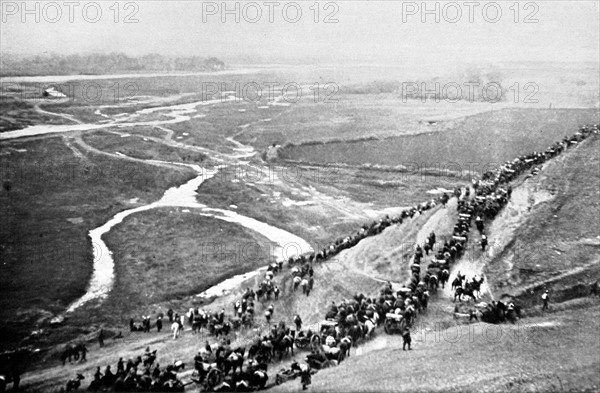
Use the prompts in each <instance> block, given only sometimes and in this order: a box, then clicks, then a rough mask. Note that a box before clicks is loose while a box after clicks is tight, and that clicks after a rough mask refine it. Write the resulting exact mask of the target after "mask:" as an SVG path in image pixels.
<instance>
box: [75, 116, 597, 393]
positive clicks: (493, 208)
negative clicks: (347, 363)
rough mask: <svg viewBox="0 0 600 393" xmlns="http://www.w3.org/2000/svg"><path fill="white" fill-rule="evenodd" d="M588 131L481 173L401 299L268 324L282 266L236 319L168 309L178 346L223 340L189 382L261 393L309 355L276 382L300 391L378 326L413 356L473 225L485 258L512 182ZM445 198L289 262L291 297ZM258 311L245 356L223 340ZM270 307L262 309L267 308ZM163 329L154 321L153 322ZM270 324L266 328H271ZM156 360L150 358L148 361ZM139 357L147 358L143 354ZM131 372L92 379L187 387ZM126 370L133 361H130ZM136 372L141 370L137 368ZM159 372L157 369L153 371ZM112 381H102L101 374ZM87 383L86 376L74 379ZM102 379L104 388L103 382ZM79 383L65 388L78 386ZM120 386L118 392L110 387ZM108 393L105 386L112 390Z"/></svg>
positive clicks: (245, 298) (496, 315)
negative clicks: (185, 340) (492, 224)
mask: <svg viewBox="0 0 600 393" xmlns="http://www.w3.org/2000/svg"><path fill="white" fill-rule="evenodd" d="M592 133H598V126H596V125H594V126H586V127H582V128H581V129H580V130H579V131H578V132H577V133H576V134H575V135H574V136H572V137H570V138H565V139H564V140H563V141H561V142H558V143H556V144H554V145H552V146H551V147H549V148H548V149H546V150H545V151H544V152H541V153H538V152H534V153H532V154H530V155H526V156H522V157H519V158H517V159H515V160H513V161H511V162H507V163H505V164H504V165H502V166H501V167H500V168H498V169H497V170H496V171H494V172H487V173H485V174H484V175H483V177H482V179H481V180H479V181H474V182H473V187H472V188H473V190H474V196H473V197H471V195H470V189H469V188H466V189H465V190H464V191H461V189H456V190H455V192H454V196H455V197H457V198H458V203H457V209H458V216H459V219H458V222H457V223H456V225H455V227H454V229H453V235H452V237H451V238H449V239H446V240H445V241H444V242H443V243H440V242H438V239H436V235H435V233H434V232H431V233H430V235H429V236H428V238H427V240H426V241H425V243H424V244H423V245H422V246H421V245H418V246H417V247H416V249H415V253H414V257H413V260H412V264H411V267H410V269H411V272H412V275H411V278H410V280H409V281H407V283H406V284H405V285H404V286H403V287H402V288H400V289H399V290H397V291H394V290H393V289H392V284H391V283H389V282H388V283H387V284H385V285H384V287H383V288H382V289H381V290H380V291H379V293H378V294H377V295H376V296H373V297H367V296H365V295H364V294H356V295H355V296H354V297H353V298H352V299H344V300H342V301H341V302H339V303H335V302H332V303H331V305H330V307H329V310H328V311H327V313H326V315H325V316H324V317H325V319H324V321H323V322H322V323H320V324H319V327H318V328H316V329H312V328H308V329H305V330H304V329H303V322H302V319H301V317H300V315H296V316H295V317H294V318H293V324H294V325H295V326H294V328H292V327H290V326H286V323H285V322H283V321H281V322H279V323H278V324H275V325H271V321H272V319H273V315H274V312H275V310H274V306H273V304H272V303H271V304H269V305H268V306H266V303H269V302H270V301H271V299H275V300H277V299H278V298H279V296H280V292H281V291H280V289H279V287H278V285H277V284H276V283H275V281H274V277H275V275H276V274H278V273H279V272H281V271H282V269H283V262H282V261H279V262H277V263H272V264H271V265H269V267H268V269H267V272H266V274H265V277H264V280H262V281H261V282H260V283H259V284H258V287H257V288H256V289H251V288H246V290H245V292H244V293H243V295H242V297H241V299H239V300H237V301H236V302H234V304H233V312H232V314H231V315H229V314H227V315H226V311H225V309H221V310H220V311H218V312H212V313H211V312H208V311H205V310H202V309H198V308H192V309H190V310H189V311H188V312H187V313H182V314H181V315H180V314H178V313H175V312H173V310H169V311H168V312H167V317H168V319H169V323H171V330H172V331H173V338H174V339H176V338H177V337H178V336H179V334H180V333H181V331H182V330H183V327H184V326H185V323H186V320H187V323H188V324H189V325H190V326H191V328H192V329H191V330H192V332H193V333H195V332H197V331H199V330H201V329H204V328H206V329H207V330H208V331H209V333H210V334H212V335H214V336H215V337H217V338H219V342H218V343H215V344H212V345H211V344H209V343H208V342H206V344H205V346H204V348H201V350H200V351H199V352H198V353H197V355H196V356H195V358H194V374H193V378H192V380H193V381H194V382H196V383H197V384H200V386H201V389H202V390H205V391H251V390H258V389H262V388H264V387H265V386H266V384H267V381H268V375H267V368H268V364H269V362H272V361H273V360H282V359H283V358H284V357H285V356H291V355H293V354H294V347H295V348H296V350H309V351H310V352H309V353H308V354H307V356H306V363H305V364H299V363H297V362H294V363H292V366H291V368H290V369H287V370H281V371H280V372H279V373H277V375H276V383H280V382H284V381H286V380H289V379H293V378H295V377H298V376H300V377H301V381H302V386H303V388H306V386H308V385H309V384H310V376H311V374H313V373H314V372H316V370H318V369H322V368H325V367H330V366H334V365H336V364H338V363H339V362H342V361H343V360H344V359H345V358H347V357H348V356H350V348H351V347H353V346H356V345H357V344H359V343H361V342H362V341H366V340H369V339H370V338H372V337H373V335H374V332H375V329H376V328H377V327H378V326H381V325H382V324H383V325H384V329H385V331H386V332H387V333H389V334H392V333H394V332H399V333H401V334H402V337H403V339H404V345H403V349H406V347H408V349H409V350H410V349H411V347H410V344H411V337H410V327H411V326H412V324H413V323H414V321H415V318H416V317H417V315H418V314H419V313H421V312H424V311H425V310H426V309H427V306H428V301H429V298H430V293H431V292H435V291H437V290H438V287H439V286H442V288H443V287H445V285H446V284H447V283H448V281H449V278H450V267H451V265H452V263H453V262H454V261H455V260H456V259H458V258H460V257H461V255H462V254H463V252H464V251H465V248H466V245H467V242H468V239H469V231H470V228H471V223H472V221H474V222H475V226H476V228H477V230H478V232H479V234H480V235H481V240H480V242H479V244H480V245H481V248H482V250H485V248H486V246H487V237H486V235H485V220H491V219H493V218H494V217H495V216H496V215H497V214H498V213H499V211H500V210H501V209H502V207H503V206H504V205H505V204H506V203H507V202H508V200H509V198H510V196H511V192H512V189H511V186H510V184H509V182H510V181H512V180H514V179H515V178H516V177H517V176H519V175H521V174H523V173H524V172H525V171H528V170H531V172H530V173H531V174H532V175H535V174H536V173H537V172H538V171H539V166H540V165H541V164H542V163H544V162H545V161H546V160H548V159H550V158H552V157H554V156H556V155H557V154H559V153H560V152H562V151H564V150H565V149H567V148H568V147H569V146H571V145H574V144H577V143H579V142H580V141H582V140H583V139H585V138H586V137H587V136H589V135H590V134H592ZM448 200H449V196H448V195H447V194H443V195H442V196H441V197H440V198H438V199H437V200H431V201H428V202H425V203H422V204H420V205H417V206H415V207H413V208H410V209H406V210H404V211H403V212H402V213H401V214H400V215H399V216H398V217H394V218H390V217H389V216H386V217H385V218H384V219H381V220H379V221H375V222H373V223H371V224H369V225H363V226H362V227H361V228H360V229H359V230H358V231H357V232H356V233H354V234H352V235H350V236H347V237H345V238H342V239H338V240H337V241H335V242H333V243H332V244H330V245H329V246H328V247H325V248H323V249H321V250H315V252H312V253H309V254H304V255H300V256H297V257H292V258H289V260H288V265H289V268H290V269H291V273H292V290H291V293H294V292H296V291H297V289H298V287H301V288H302V292H303V294H304V295H306V296H309V294H310V292H311V290H312V289H313V286H314V285H315V277H314V269H313V264H314V263H317V262H323V261H325V260H327V259H329V258H331V257H333V256H335V255H336V254H338V253H340V252H341V251H343V250H345V249H347V248H350V247H352V246H354V245H356V244H357V243H358V242H359V241H361V240H362V239H364V238H366V237H369V236H374V235H377V234H379V233H381V232H382V231H383V230H384V229H385V228H387V227H389V226H391V225H393V224H401V223H402V222H403V221H404V220H405V219H406V218H409V217H410V218H412V217H414V216H415V215H417V214H420V213H421V212H423V211H426V210H429V209H431V208H433V207H435V206H436V205H437V204H438V203H441V204H442V205H444V206H445V205H446V203H447V202H448ZM430 253H432V254H433V256H432V260H431V262H430V263H429V264H428V266H427V268H426V271H425V272H424V273H425V274H424V275H422V274H421V262H422V260H423V259H424V256H425V255H427V256H429V254H430ZM483 282H484V278H483V277H481V278H478V277H476V276H475V277H472V278H469V279H467V277H466V276H465V275H462V274H460V272H458V274H457V275H456V278H455V279H454V280H453V281H452V288H453V289H454V291H455V296H454V300H455V301H456V300H459V301H462V300H464V299H465V298H466V299H473V300H476V299H478V298H479V297H480V293H479V292H480V289H481V285H482V283H483ZM256 301H259V302H261V304H262V305H263V308H264V309H265V311H264V317H265V322H266V326H267V327H269V330H268V332H267V333H266V334H264V335H262V336H260V337H257V338H256V339H255V341H254V342H252V343H251V344H250V345H249V347H248V350H246V348H245V347H237V348H232V346H231V343H230V341H229V340H227V337H228V335H229V333H230V332H231V331H233V330H235V329H238V328H240V327H242V326H248V327H253V326H256V325H257V321H256V320H255V317H254V314H255V302H256ZM265 302H266V303H265ZM518 313H519V310H518V307H516V306H515V305H514V304H508V305H506V304H504V303H502V302H492V303H491V304H490V305H489V306H488V307H487V308H486V309H485V310H484V311H483V313H482V319H483V320H485V321H488V322H501V321H504V320H506V319H507V318H509V319H510V318H514V317H515V316H518ZM163 318H164V316H163V315H159V316H158V317H157V324H156V325H157V330H158V331H160V329H161V328H162V319H163ZM159 321H160V322H159ZM271 326H272V327H271ZM130 327H131V330H132V331H133V330H142V331H149V330H150V318H149V317H145V318H144V321H143V322H142V323H141V324H139V325H138V324H136V323H135V322H134V321H131V322H130ZM154 355H155V353H154ZM144 356H148V355H147V353H146V354H144ZM132 363H133V365H134V366H135V371H132V369H134V367H133V366H132V367H127V368H124V369H123V368H121V369H120V368H119V366H118V370H121V371H117V374H118V375H119V377H118V378H117V377H116V376H114V375H112V374H111V373H108V372H107V371H109V370H107V371H105V373H104V375H100V374H99V370H98V372H97V374H99V376H98V378H96V376H95V377H94V381H93V382H92V384H94V383H95V385H94V386H108V385H107V384H108V382H111V381H113V378H114V382H113V383H112V386H113V387H114V390H117V386H119V387H121V386H123V383H125V382H124V381H125V379H126V378H127V377H128V376H130V379H129V380H128V381H129V383H130V385H128V387H133V388H132V389H131V390H135V389H138V388H143V389H146V390H148V391H152V390H151V389H165V390H162V391H174V390H171V389H179V388H182V387H183V385H182V384H181V382H180V381H179V380H178V379H177V378H176V370H177V369H178V368H177V367H178V366H177V364H174V365H170V366H169V367H167V368H166V369H165V370H163V371H161V370H160V369H158V365H156V366H155V368H154V369H152V370H151V365H152V362H150V366H146V363H145V361H144V358H143V357H142V358H138V360H137V361H135V362H132ZM127 364H128V365H129V364H130V363H129V362H128V363H127ZM140 364H142V369H141V370H140V371H138V369H137V366H139V365H140ZM156 370H158V371H156ZM107 374H108V375H109V378H108V379H107V378H106V375H107ZM80 377H82V378H83V376H80ZM103 378H104V381H105V382H101V381H102V380H103ZM77 380H78V379H76V380H72V381H69V383H72V384H76V383H78V382H77ZM117 380H118V381H119V384H117V382H116V381H117ZM109 385H110V384H109Z"/></svg>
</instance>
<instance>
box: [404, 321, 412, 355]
mask: <svg viewBox="0 0 600 393" xmlns="http://www.w3.org/2000/svg"><path fill="white" fill-rule="evenodd" d="M402 340H403V341H404V342H403V343H402V350H403V351H406V345H407V344H408V350H409V351H410V350H411V348H410V343H411V342H412V339H411V338H410V330H409V329H408V326H405V327H404V330H403V331H402Z"/></svg>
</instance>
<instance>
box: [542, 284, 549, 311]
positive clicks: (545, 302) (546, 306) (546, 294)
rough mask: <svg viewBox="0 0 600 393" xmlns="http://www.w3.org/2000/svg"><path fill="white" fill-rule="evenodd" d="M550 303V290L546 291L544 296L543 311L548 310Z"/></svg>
mask: <svg viewBox="0 0 600 393" xmlns="http://www.w3.org/2000/svg"><path fill="white" fill-rule="evenodd" d="M549 301H550V295H549V294H548V290H547V289H546V291H545V292H544V294H543V295H542V302H543V305H542V311H544V310H548V302H549Z"/></svg>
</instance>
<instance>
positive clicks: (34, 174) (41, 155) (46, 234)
mask: <svg viewBox="0 0 600 393" xmlns="http://www.w3.org/2000/svg"><path fill="white" fill-rule="evenodd" d="M11 146H12V147H14V148H19V149H26V150H27V151H26V152H21V153H19V152H16V151H14V150H12V151H10V152H11V153H10V155H3V156H2V157H1V161H0V167H1V168H2V172H1V178H0V180H1V182H2V183H3V188H2V189H1V190H0V216H1V217H2V219H1V222H2V225H1V226H0V244H1V245H2V246H1V248H0V257H1V259H2V262H3V263H2V265H1V266H0V269H1V274H0V291H1V293H2V296H1V297H0V315H1V319H2V320H3V324H2V327H1V329H2V334H0V336H1V337H2V345H5V344H8V343H13V344H15V343H17V342H18V337H20V335H21V334H23V331H21V329H20V328H19V326H21V325H20V324H21V323H23V324H26V325H27V326H31V324H32V322H33V321H35V319H36V318H38V317H39V315H40V314H39V311H40V309H42V310H46V312H47V311H50V312H52V313H55V312H59V311H62V310H63V309H64V307H65V306H66V305H67V304H68V303H69V302H70V301H72V300H74V299H75V298H76V297H77V296H80V295H82V294H83V292H84V290H85V287H86V285H87V281H88V278H89V276H90V275H91V272H92V251H91V248H90V246H89V239H88V237H87V233H88V231H89V230H90V229H93V228H96V227H98V226H100V225H102V224H103V223H104V222H105V221H106V220H107V219H108V218H110V217H112V216H113V215H114V214H116V213H117V212H118V211H121V210H124V209H127V208H130V207H134V205H132V204H129V203H128V202H127V201H128V200H129V199H131V198H134V197H138V198H139V203H140V204H144V203H149V202H152V201H154V200H156V199H158V198H159V197H160V196H161V195H162V193H163V192H164V190H165V189H167V188H169V187H171V186H173V185H178V184H181V183H184V182H185V181H187V180H189V179H190V178H192V177H193V173H191V172H190V171H187V170H170V169H162V168H154V169H153V170H151V171H150V170H148V167H147V166H146V165H141V164H137V163H131V162H126V161H122V160H114V159H111V158H106V157H104V156H94V155H90V156H87V157H86V160H85V161H83V160H82V159H80V158H78V157H75V156H74V155H73V153H72V151H71V150H69V149H68V148H67V147H66V146H65V145H64V144H63V143H62V142H61V141H60V139H58V138H52V139H46V140H44V141H33V142H22V143H18V144H14V143H13V144H12V145H11ZM7 151H8V150H7ZM4 186H6V187H4ZM7 187H9V188H10V191H8V190H7ZM69 218H75V219H79V220H78V221H74V223H71V222H69V221H67V219H69ZM30 308H35V309H37V311H36V312H33V313H32V314H30V313H28V312H26V310H28V309H30ZM19 310H21V311H24V313H23V314H21V315H19V313H18V311H19Z"/></svg>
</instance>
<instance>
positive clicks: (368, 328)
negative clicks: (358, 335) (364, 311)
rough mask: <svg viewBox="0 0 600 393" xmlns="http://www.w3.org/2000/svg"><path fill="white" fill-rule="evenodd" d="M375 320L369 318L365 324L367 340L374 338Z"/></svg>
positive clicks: (364, 329)
mask: <svg viewBox="0 0 600 393" xmlns="http://www.w3.org/2000/svg"><path fill="white" fill-rule="evenodd" d="M375 326H376V325H375V322H373V321H372V320H370V319H367V320H366V321H365V323H364V324H363V331H364V338H365V339H366V340H370V339H372V338H373V334H374V333H375Z"/></svg>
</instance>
